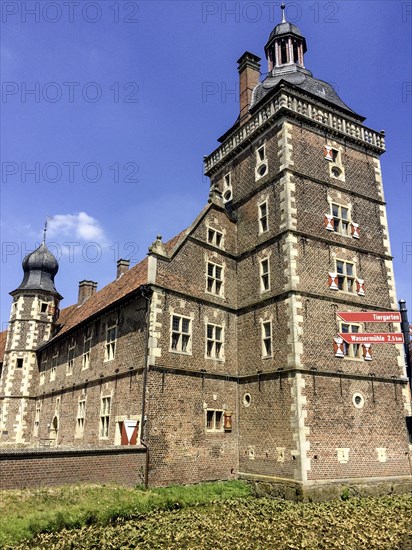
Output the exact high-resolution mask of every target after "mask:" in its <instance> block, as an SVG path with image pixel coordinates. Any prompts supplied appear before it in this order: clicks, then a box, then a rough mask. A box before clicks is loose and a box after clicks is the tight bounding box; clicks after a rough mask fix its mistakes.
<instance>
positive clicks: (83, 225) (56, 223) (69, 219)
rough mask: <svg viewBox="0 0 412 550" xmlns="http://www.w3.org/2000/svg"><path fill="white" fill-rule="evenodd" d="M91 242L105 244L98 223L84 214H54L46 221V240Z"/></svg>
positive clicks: (103, 234)
mask: <svg viewBox="0 0 412 550" xmlns="http://www.w3.org/2000/svg"><path fill="white" fill-rule="evenodd" d="M56 238H57V239H58V240H63V239H64V240H71V241H72V240H79V241H83V242H87V241H93V242H97V243H100V244H105V243H106V241H107V239H106V235H105V233H104V230H103V228H102V226H101V225H100V223H99V222H98V221H97V220H96V219H95V218H93V217H92V216H89V214H86V212H79V213H78V214H56V215H55V216H52V217H51V218H49V219H48V223H47V239H48V240H49V239H56Z"/></svg>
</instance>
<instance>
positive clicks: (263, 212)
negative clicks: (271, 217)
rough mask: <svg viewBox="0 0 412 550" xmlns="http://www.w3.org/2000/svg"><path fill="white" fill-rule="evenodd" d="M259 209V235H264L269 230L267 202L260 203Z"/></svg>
mask: <svg viewBox="0 0 412 550" xmlns="http://www.w3.org/2000/svg"><path fill="white" fill-rule="evenodd" d="M258 209H259V233H265V231H268V229H269V223H268V201H265V202H262V203H261V204H259V206H258Z"/></svg>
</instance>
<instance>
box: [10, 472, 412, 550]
mask: <svg viewBox="0 0 412 550" xmlns="http://www.w3.org/2000/svg"><path fill="white" fill-rule="evenodd" d="M23 496H24V498H23V502H21V501H22V497H23ZM33 498H35V499H37V505H36V508H35V509H33V506H34V501H33ZM94 498H98V499H99V500H98V501H96V500H94V501H93V499H94ZM19 499H20V503H21V504H19ZM4 501H8V503H9V504H11V508H10V509H9V508H8V506H7V504H6V503H5V502H4ZM63 501H65V502H63ZM30 503H31V504H30ZM48 504H49V506H48ZM19 510H20V512H19ZM411 512H412V496H411V495H403V496H396V497H377V498H353V499H345V500H335V501H331V502H327V503H292V502H284V501H280V500H275V499H270V498H259V499H257V498H254V497H253V496H251V495H250V494H249V489H248V487H247V486H245V485H243V484H242V483H240V482H230V483H222V484H217V483H213V484H205V485H198V486H193V487H176V488H169V489H159V490H151V491H141V490H127V489H120V488H75V489H64V490H60V494H59V492H58V491H57V492H55V494H52V493H50V490H49V492H48V493H47V494H46V495H43V496H41V495H38V496H36V495H31V496H27V495H26V496H25V495H24V493H23V495H22V494H20V495H18V494H13V495H12V494H11V493H6V495H5V497H4V498H3V502H2V503H1V506H0V532H1V533H2V535H0V537H1V536H2V537H3V538H2V539H1V538H0V541H2V542H3V546H4V547H8V548H12V547H13V548H21V549H29V548H30V549H36V548H39V549H40V548H42V549H47V550H52V549H56V550H58V549H61V550H66V549H69V548H82V549H92V548H98V549H102V550H103V549H116V550H118V549H128V548H130V549H131V548H141V549H146V548H147V549H148V548H150V549H181V548H187V549H189V548H190V549H205V550H206V549H228V550H229V549H230V550H232V549H242V550H243V549H259V550H261V549H263V550H265V549H270V550H272V549H274V550H282V549H301V548H306V549H325V550H333V549H338V548H340V549H345V550H348V549H350V550H352V549H353V550H361V549H365V550H372V549H375V548H376V549H387V550H409V549H412V530H411V527H410V525H411V522H410V517H411ZM3 514H5V515H6V516H4V515H3ZM18 516H20V517H18ZM7 518H8V519H7ZM29 518H31V519H29ZM76 518H77V519H76ZM15 521H16V522H17V523H16V526H20V527H19V530H17V531H16V530H14V527H13V525H14V522H15ZM81 525H83V526H82V527H80V526H81ZM65 526H66V527H70V529H65V528H64V527H65ZM73 527H77V529H73ZM41 531H43V532H42V533H41V534H38V535H37V536H34V535H35V534H36V533H39V532H41ZM45 531H46V532H45ZM47 531H48V532H47ZM53 531H54V532H53ZM27 533H29V535H27ZM22 535H24V536H32V537H33V536H34V538H32V539H31V540H30V541H26V542H22V543H21V544H20V545H19V546H12V544H13V543H14V544H15V543H16V542H17V540H18V539H20V540H21V537H22ZM7 544H8V545H9V546H7ZM0 546H1V542H0Z"/></svg>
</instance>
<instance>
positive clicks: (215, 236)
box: [207, 227, 223, 248]
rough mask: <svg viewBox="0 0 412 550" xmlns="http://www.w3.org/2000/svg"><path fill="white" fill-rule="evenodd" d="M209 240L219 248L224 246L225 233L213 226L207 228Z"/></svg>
mask: <svg viewBox="0 0 412 550" xmlns="http://www.w3.org/2000/svg"><path fill="white" fill-rule="evenodd" d="M207 242H208V243H209V244H212V245H213V246H216V247H217V248H222V245H223V233H222V232H221V231H218V230H217V229H213V228H212V227H208V228H207Z"/></svg>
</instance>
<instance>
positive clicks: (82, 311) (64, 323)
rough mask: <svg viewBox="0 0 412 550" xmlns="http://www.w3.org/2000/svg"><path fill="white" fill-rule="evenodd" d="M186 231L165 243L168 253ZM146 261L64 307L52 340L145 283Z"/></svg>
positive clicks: (182, 238)
mask: <svg viewBox="0 0 412 550" xmlns="http://www.w3.org/2000/svg"><path fill="white" fill-rule="evenodd" d="M186 233H187V229H185V230H184V231H182V232H181V233H179V234H178V235H176V236H175V237H173V238H172V239H170V240H169V241H168V242H166V243H165V245H164V246H165V250H166V252H167V253H168V254H172V252H173V251H174V249H175V248H176V246H177V245H179V244H180V243H181V241H183V240H184V238H185V237H186ZM147 263H148V260H147V258H145V259H144V260H142V261H141V262H139V263H138V264H136V265H135V266H134V267H132V268H131V269H130V270H129V271H127V272H126V273H124V274H123V275H122V276H121V277H120V278H119V279H116V280H115V281H112V282H111V283H109V284H108V285H106V286H105V287H103V288H102V289H101V290H99V291H98V292H96V294H94V295H93V296H91V297H90V298H89V299H88V300H87V301H86V302H84V303H83V304H82V305H80V306H78V305H77V304H73V305H71V306H68V307H66V308H64V309H63V310H62V311H61V312H60V316H59V320H58V325H59V327H60V329H59V331H58V333H57V334H56V336H55V337H54V338H53V340H54V339H56V338H58V337H60V336H61V335H62V334H64V333H66V332H68V331H69V330H71V329H72V328H74V327H75V326H76V325H79V324H81V323H83V322H85V321H86V320H87V319H89V318H90V317H92V316H94V315H96V314H97V313H99V312H101V311H103V310H104V309H106V308H108V307H109V306H110V305H112V304H115V303H116V302H118V301H119V300H121V299H122V298H125V297H126V296H128V295H129V294H132V293H133V292H135V291H137V290H138V288H139V287H141V286H142V285H145V284H146V283H147ZM171 282H172V281H171ZM51 341H52V340H50V341H49V342H51ZM49 342H48V343H49Z"/></svg>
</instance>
